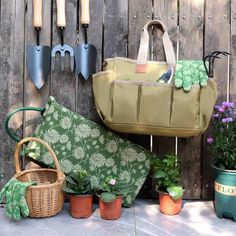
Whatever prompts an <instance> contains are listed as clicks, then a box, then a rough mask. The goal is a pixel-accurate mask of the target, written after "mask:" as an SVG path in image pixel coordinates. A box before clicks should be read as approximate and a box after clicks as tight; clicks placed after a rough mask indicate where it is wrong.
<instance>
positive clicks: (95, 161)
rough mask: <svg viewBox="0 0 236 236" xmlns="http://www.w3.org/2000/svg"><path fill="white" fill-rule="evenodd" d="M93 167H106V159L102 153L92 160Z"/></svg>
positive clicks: (96, 154)
mask: <svg viewBox="0 0 236 236" xmlns="http://www.w3.org/2000/svg"><path fill="white" fill-rule="evenodd" d="M90 163H91V165H93V166H94V167H101V166H104V165H105V163H106V158H105V157H104V155H103V154H101V153H95V154H94V156H93V158H91V160H90Z"/></svg>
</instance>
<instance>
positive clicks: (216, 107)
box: [215, 100, 236, 110]
mask: <svg viewBox="0 0 236 236" xmlns="http://www.w3.org/2000/svg"><path fill="white" fill-rule="evenodd" d="M235 101H236V100H235ZM219 108H220V106H219V105H215V109H216V110H219Z"/></svg>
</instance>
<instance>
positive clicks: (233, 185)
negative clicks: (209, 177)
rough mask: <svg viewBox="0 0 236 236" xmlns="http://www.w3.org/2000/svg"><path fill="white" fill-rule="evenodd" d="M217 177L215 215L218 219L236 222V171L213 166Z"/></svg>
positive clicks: (215, 184)
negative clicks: (228, 219) (229, 219)
mask: <svg viewBox="0 0 236 236" xmlns="http://www.w3.org/2000/svg"><path fill="white" fill-rule="evenodd" d="M212 167H213V169H214V175H215V183H214V188H215V213H216V216H217V217H218V218H223V217H226V218H232V219H233V220H234V221H236V171H234V170H222V169H220V168H218V167H217V166H216V164H215V163H213V164H212Z"/></svg>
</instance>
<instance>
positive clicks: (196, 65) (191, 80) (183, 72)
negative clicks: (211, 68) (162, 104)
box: [175, 60, 208, 92]
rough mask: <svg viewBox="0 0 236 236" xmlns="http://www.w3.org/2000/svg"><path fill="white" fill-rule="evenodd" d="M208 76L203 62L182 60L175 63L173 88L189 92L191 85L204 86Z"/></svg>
mask: <svg viewBox="0 0 236 236" xmlns="http://www.w3.org/2000/svg"><path fill="white" fill-rule="evenodd" d="M207 81H208V76H207V73H206V71H205V67H204V64H203V61H200V60H195V61H191V60H183V61H178V62H177V63H176V71H175V86H176V88H183V90H184V91H185V92H189V91H190V90H191V88H192V85H200V86H206V85H207Z"/></svg>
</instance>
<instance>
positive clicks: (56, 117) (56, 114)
mask: <svg viewBox="0 0 236 236" xmlns="http://www.w3.org/2000/svg"><path fill="white" fill-rule="evenodd" d="M53 118H54V119H55V120H58V112H57V111H55V112H54V113H53Z"/></svg>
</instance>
